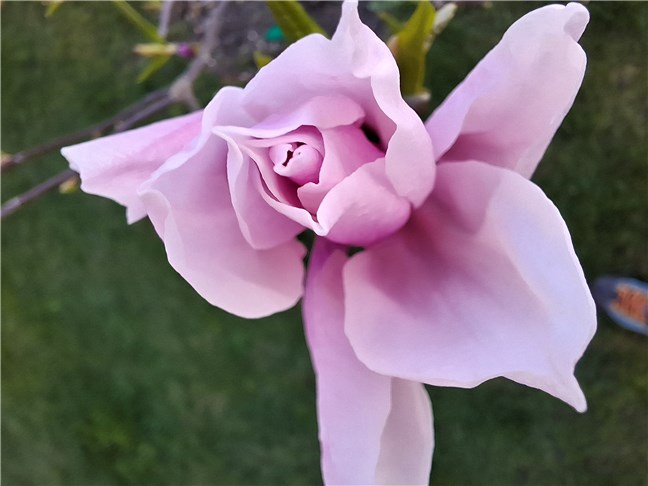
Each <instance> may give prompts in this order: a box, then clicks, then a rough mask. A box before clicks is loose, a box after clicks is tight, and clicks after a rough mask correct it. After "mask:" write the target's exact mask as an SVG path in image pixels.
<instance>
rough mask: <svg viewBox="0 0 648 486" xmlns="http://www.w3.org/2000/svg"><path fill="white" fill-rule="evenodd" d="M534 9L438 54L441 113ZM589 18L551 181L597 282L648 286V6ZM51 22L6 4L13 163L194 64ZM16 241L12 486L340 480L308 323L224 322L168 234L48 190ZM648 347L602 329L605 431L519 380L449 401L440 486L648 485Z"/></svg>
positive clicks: (594, 407)
mask: <svg viewBox="0 0 648 486" xmlns="http://www.w3.org/2000/svg"><path fill="white" fill-rule="evenodd" d="M535 5H536V4H529V3H514V4H509V3H499V2H495V3H494V4H493V6H492V8H490V9H481V8H476V7H470V8H463V9H461V10H460V12H459V14H458V16H457V18H456V20H455V21H453V22H452V23H451V24H450V26H449V27H448V29H447V30H446V32H445V33H444V34H443V36H442V37H441V38H439V39H438V40H437V42H436V43H435V46H434V47H433V49H432V52H431V56H430V59H431V66H430V72H429V86H430V87H431V88H432V92H433V96H434V102H435V103H438V102H440V101H441V100H442V99H443V96H445V95H446V94H447V93H448V92H449V91H450V90H451V89H452V87H453V86H454V85H456V83H457V82H459V81H460V80H461V79H462V78H463V76H465V74H466V73H467V72H468V71H469V70H470V68H471V67H472V66H473V65H474V64H475V62H477V60H478V59H479V58H480V57H481V56H482V55H483V54H484V53H485V52H486V51H487V50H488V49H489V48H490V47H492V45H494V44H495V43H496V42H497V40H498V39H499V37H500V36H501V34H502V33H503V32H504V30H505V29H506V27H507V26H508V25H509V24H510V23H511V22H512V21H514V20H515V19H516V18H517V17H519V16H520V15H521V14H522V13H523V12H526V11H528V10H530V9H531V8H532V7H534V6H535ZM259 8H264V6H263V5H261V4H260V5H259ZM589 8H590V12H591V16H592V20H591V24H590V27H589V28H588V30H587V32H586V34H585V36H584V38H583V41H582V44H583V45H584V47H585V49H586V51H587V52H588V56H589V67H588V72H587V75H586V79H585V83H584V86H583V89H582V91H581V93H580V94H579V96H578V98H577V101H576V104H575V106H574V109H573V110H572V112H571V113H570V115H569V116H568V118H567V120H566V121H565V123H564V125H563V127H562V128H561V130H560V132H559V133H558V135H557V136H556V139H555V140H554V143H553V144H552V146H551V148H550V149H549V151H548V152H547V154H546V156H545V158H544V161H543V163H542V164H541V167H540V169H539V171H538V173H537V175H536V177H535V180H536V181H537V182H538V183H539V184H540V185H541V187H543V189H544V190H545V191H546V192H547V194H548V195H549V196H550V197H551V198H552V199H553V200H554V202H555V203H556V205H557V206H558V207H559V208H560V209H561V211H562V213H563V215H564V217H565V219H566V220H567V222H568V224H569V227H570V228H571V231H572V235H573V239H574V243H575V246H576V250H577V253H578V254H579V255H580V257H581V259H582V262H583V265H584V268H585V271H586V275H587V277H588V278H589V279H593V278H595V277H596V276H599V275H601V274H606V273H608V274H622V275H634V276H637V277H640V278H642V279H644V280H648V261H647V259H646V241H647V239H646V237H647V236H648V228H647V224H648V221H647V219H646V209H647V202H648V201H647V199H646V197H647V196H646V189H647V182H648V180H647V177H648V167H647V164H646V154H647V153H648V143H647V139H646V137H647V133H646V130H647V126H648V105H647V102H648V101H647V99H648V79H647V66H646V60H647V59H648V39H647V37H646V36H647V33H648V4H642V3H640V2H635V3H628V2H618V3H607V2H602V3H595V2H592V3H590V4H589ZM43 13H44V8H43V7H42V6H41V5H39V4H37V3H26V2H25V3H13V2H6V3H4V4H3V5H2V73H3V79H2V88H1V89H2V93H1V94H2V113H1V116H2V150H3V151H6V152H15V151H18V150H20V149H23V148H26V147H30V146H33V145H36V144H38V143H40V142H43V141H46V140H49V139H51V138H52V137H55V136H58V135H62V134H65V133H68V132H70V131H73V130H75V129H79V128H82V127H85V126H87V125H89V124H90V123H93V122H96V121H99V120H101V119H104V118H106V117H108V116H110V115H112V114H114V113H115V112H116V111H118V110H119V109H120V108H122V107H124V106H126V105H128V104H129V103H131V102H133V101H135V100H137V99H138V98H139V97H141V96H142V94H144V93H145V92H147V91H148V90H150V89H153V88H155V87H157V86H160V85H162V84H164V83H165V82H166V81H168V80H169V79H171V77H172V76H173V75H174V74H175V73H177V72H178V69H180V68H181V66H180V65H179V64H177V63H176V64H174V65H171V66H168V67H167V68H165V71H164V72H162V73H161V74H160V75H158V76H155V77H154V78H153V79H152V80H151V81H150V82H148V83H147V84H145V85H143V86H137V85H135V83H134V79H135V77H136V75H137V72H138V70H139V68H140V65H139V64H138V62H137V60H136V59H134V58H133V56H132V55H130V53H129V51H130V49H131V47H132V45H133V44H134V43H135V42H139V41H141V40H142V39H141V38H140V37H139V35H138V33H137V32H135V31H134V30H133V29H132V28H131V27H130V25H129V24H127V23H126V22H124V21H123V19H122V18H121V17H119V15H118V14H117V13H116V12H115V10H114V8H112V6H111V5H110V4H109V3H106V2H98V3H92V4H90V3H71V4H67V3H66V4H65V5H64V6H63V7H62V8H61V9H60V10H59V12H57V13H56V15H55V16H54V17H53V18H51V19H49V20H47V19H44V18H43ZM64 167H65V162H64V161H63V159H62V158H61V157H60V156H58V155H56V154H53V155H51V156H48V157H45V158H43V159H42V160H39V161H36V162H31V163H28V165H25V166H24V167H21V168H18V169H16V170H15V171H13V172H12V173H10V174H9V175H8V176H5V177H3V179H2V191H3V199H5V200H6V199H7V198H8V197H10V196H12V195H14V194H16V193H18V192H20V191H23V190H25V189H27V188H29V187H30V185H32V184H34V183H35V182H37V181H39V180H42V179H43V178H44V177H46V176H47V175H49V174H54V173H56V172H57V171H58V170H61V169H62V168H64ZM2 229H3V231H2V337H3V339H2V392H3V394H2V418H3V420H2V434H3V441H2V459H3V466H4V467H3V468H2V479H3V480H4V481H6V484H11V485H14V484H16V485H18V484H20V485H32V484H33V485H36V484H39V485H53V484H61V485H71V484H316V483H319V482H320V481H321V479H320V475H319V449H318V444H317V428H316V418H315V398H314V377H313V373H312V370H311V368H310V362H309V357H308V354H307V350H306V346H305V344H304V339H303V333H302V330H301V323H300V317H299V309H293V310H291V311H289V312H286V313H283V314H280V315H277V316H273V317H271V318H268V319H264V320H259V321H246V320H243V319H238V318H235V317H233V316H230V315H228V314H226V313H224V312H222V311H220V310H218V309H215V308H213V307H211V306H209V305H208V304H206V303H205V302H204V301H202V299H200V298H199V297H198V296H197V295H196V294H195V293H194V292H193V290H192V289H191V288H190V287H189V286H188V284H186V283H185V282H184V281H183V280H182V279H181V278H180V277H179V276H178V275H176V274H175V272H174V271H173V270H172V269H171V268H170V267H169V265H168V264H167V263H166V258H165V255H164V250H163V248H162V245H161V244H160V242H159V241H158V239H157V237H156V236H155V235H154V233H153V231H152V229H151V227H150V225H149V224H148V223H147V222H141V223H138V224H135V225H134V226H131V227H129V226H127V225H126V224H125V221H124V212H123V209H122V208H120V207H118V206H117V205H116V204H114V203H112V202H110V201H107V200H103V199H101V198H96V197H91V196H87V195H84V194H82V193H76V194H72V195H59V194H56V193H54V194H49V195H47V196H45V197H44V198H42V199H41V200H40V201H38V202H37V203H35V204H32V205H30V206H28V207H26V208H24V209H23V210H22V211H21V212H19V213H18V214H16V215H14V216H13V217H11V218H9V219H8V220H6V222H4V223H3V228H2ZM646 343H647V341H646V340H645V338H642V337H641V336H638V335H634V334H631V333H628V332H626V331H623V330H621V329H620V328H617V327H615V326H614V325H613V324H611V323H610V321H608V320H607V319H606V318H601V319H600V325H599V331H598V333H597V335H596V337H595V339H594V341H593V343H592V345H591V347H590V348H589V350H588V352H587V353H586V355H585V357H584V358H583V360H582V362H581V364H580V365H579V367H578V370H577V375H578V377H579V379H580V381H581V383H582V386H583V389H584V391H585V393H586V395H587V397H588V400H589V404H590V410H589V411H588V412H587V414H585V415H578V414H576V413H575V412H573V411H572V410H571V409H570V408H569V407H567V406H566V405H564V404H562V403H560V402H558V401H557V400H555V399H553V398H551V397H548V396H545V395H544V394H542V393H540V392H538V391H536V390H531V389H526V388H524V387H521V386H518V385H515V384H512V383H509V382H507V381H505V380H493V381H491V382H489V383H486V384H484V385H482V386H480V387H479V388H477V389H474V390H458V389H441V388H431V389H430V393H431V396H432V400H433V404H434V411H435V422H436V423H435V430H436V442H437V450H436V453H435V457H434V465H433V474H432V484H435V485H441V484H466V485H468V484H479V485H513V484H529V485H577V484H588V485H598V484H600V485H609V484H619V485H634V484H648V464H647V461H646V446H647V445H648V360H647V353H646V351H647V348H646Z"/></svg>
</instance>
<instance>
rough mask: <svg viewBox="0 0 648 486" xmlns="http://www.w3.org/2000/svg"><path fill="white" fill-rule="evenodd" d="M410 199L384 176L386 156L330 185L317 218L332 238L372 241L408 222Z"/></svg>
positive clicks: (354, 242) (349, 241)
mask: <svg viewBox="0 0 648 486" xmlns="http://www.w3.org/2000/svg"><path fill="white" fill-rule="evenodd" d="M410 212H411V205H410V202H409V201H408V200H407V199H405V198H403V197H400V196H398V195H396V194H394V193H393V192H392V191H391V185H390V184H389V181H388V180H387V177H385V159H378V160H376V161H374V162H370V163H368V164H365V165H363V166H362V167H360V168H359V169H358V170H356V171H355V172H354V173H353V174H351V175H350V176H349V177H347V178H345V179H344V180H343V181H342V182H340V183H339V184H338V185H336V186H335V187H334V188H333V189H331V190H330V191H329V192H328V194H327V195H326V196H325V197H324V199H323V200H322V204H321V205H320V207H319V209H318V211H317V219H318V221H319V224H320V225H321V227H322V228H323V229H324V232H325V234H326V236H327V238H329V239H330V240H333V241H336V242H338V243H344V244H348V245H353V246H366V245H370V244H372V243H374V242H376V241H378V240H380V239H382V238H385V237H386V236H388V235H390V234H391V233H393V232H395V231H396V230H398V229H399V228H400V227H401V226H403V225H404V224H405V223H406V222H407V218H408V217H409V215H410Z"/></svg>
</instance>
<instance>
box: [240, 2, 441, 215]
mask: <svg viewBox="0 0 648 486" xmlns="http://www.w3.org/2000/svg"><path fill="white" fill-rule="evenodd" d="M399 79H400V78H399V72H398V67H397V65H396V61H395V60H394V58H393V56H392V54H391V52H390V51H389V49H388V48H387V46H386V45H385V43H384V42H382V41H381V40H380V39H379V38H378V37H377V36H376V34H374V33H373V32H372V31H371V29H369V28H368V27H367V26H365V25H364V24H362V22H361V21H360V18H359V17H358V12H357V2H345V3H344V4H343V6H342V17H341V19H340V23H339V26H338V29H337V31H336V33H335V35H334V36H333V39H331V40H328V39H326V38H324V37H322V36H321V35H317V34H314V35H310V36H307V37H304V38H303V39H300V40H299V41H297V42H295V43H294V44H292V45H290V46H289V47H288V48H287V49H286V50H285V51H284V52H282V53H281V54H280V55H279V56H278V57H277V58H276V59H275V60H273V61H272V62H271V63H270V64H268V65H267V66H265V67H264V68H263V69H261V70H260V71H259V73H258V74H257V75H256V76H255V77H254V78H253V79H252V80H251V81H250V82H249V83H248V85H247V86H246V88H245V97H244V100H243V104H244V106H245V108H246V110H248V111H249V112H250V113H252V114H253V115H254V116H255V117H256V118H257V119H259V120H263V119H265V118H268V117H270V116H272V115H273V114H276V113H283V112H286V109H287V107H288V108H290V107H295V106H299V105H301V104H303V103H305V102H307V101H308V100H309V99H311V98H313V97H315V96H345V97H347V98H349V99H351V100H353V101H354V102H356V103H358V104H359V105H360V106H361V107H362V109H363V111H364V113H365V115H366V118H365V123H366V124H367V125H369V126H370V127H371V128H372V129H373V130H375V131H376V132H377V133H378V135H379V136H380V138H381V140H382V141H383V143H384V144H385V147H384V148H386V152H387V154H386V167H387V176H388V178H389V180H390V182H391V184H392V185H393V187H394V189H395V191H396V192H397V194H399V195H401V196H403V197H406V198H407V199H409V200H410V201H411V202H412V203H413V204H415V205H419V204H421V203H422V202H423V200H424V199H425V197H426V196H427V194H428V193H429V192H430V190H431V189H432V186H433V183H434V171H435V166H434V163H433V160H434V159H433V152H432V144H431V142H430V140H429V137H428V136H427V135H426V131H425V126H424V125H423V123H422V122H421V120H420V118H419V116H418V115H417V114H416V113H415V112H414V110H412V109H411V108H410V107H409V106H408V105H407V103H405V101H404V100H403V98H402V96H401V94H400V85H399ZM268 86H272V92H271V96H269V91H268Z"/></svg>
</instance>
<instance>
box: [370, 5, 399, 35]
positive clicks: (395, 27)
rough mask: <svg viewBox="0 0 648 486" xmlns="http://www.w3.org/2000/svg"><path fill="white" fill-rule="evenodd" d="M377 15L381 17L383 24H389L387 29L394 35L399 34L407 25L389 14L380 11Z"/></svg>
mask: <svg viewBox="0 0 648 486" xmlns="http://www.w3.org/2000/svg"><path fill="white" fill-rule="evenodd" d="M377 15H378V17H380V20H382V21H383V22H385V24H387V27H388V28H389V30H390V31H391V33H392V34H394V35H396V34H398V33H399V32H400V31H401V30H403V28H404V27H405V25H404V24H403V23H402V22H401V21H400V20H398V19H397V18H396V17H394V16H393V15H392V14H390V13H389V12H386V11H384V10H380V11H379V12H378V13H377Z"/></svg>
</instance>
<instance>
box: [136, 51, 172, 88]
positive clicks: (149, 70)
mask: <svg viewBox="0 0 648 486" xmlns="http://www.w3.org/2000/svg"><path fill="white" fill-rule="evenodd" d="M169 59H171V56H157V57H154V58H152V59H151V60H150V61H149V62H148V63H147V64H146V66H144V69H142V72H140V73H139V75H138V76H137V82H138V83H143V82H144V81H146V80H147V79H148V78H150V77H151V76H153V75H154V74H155V73H156V72H158V71H159V70H160V69H162V66H164V65H165V64H166V63H167V62H169Z"/></svg>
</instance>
